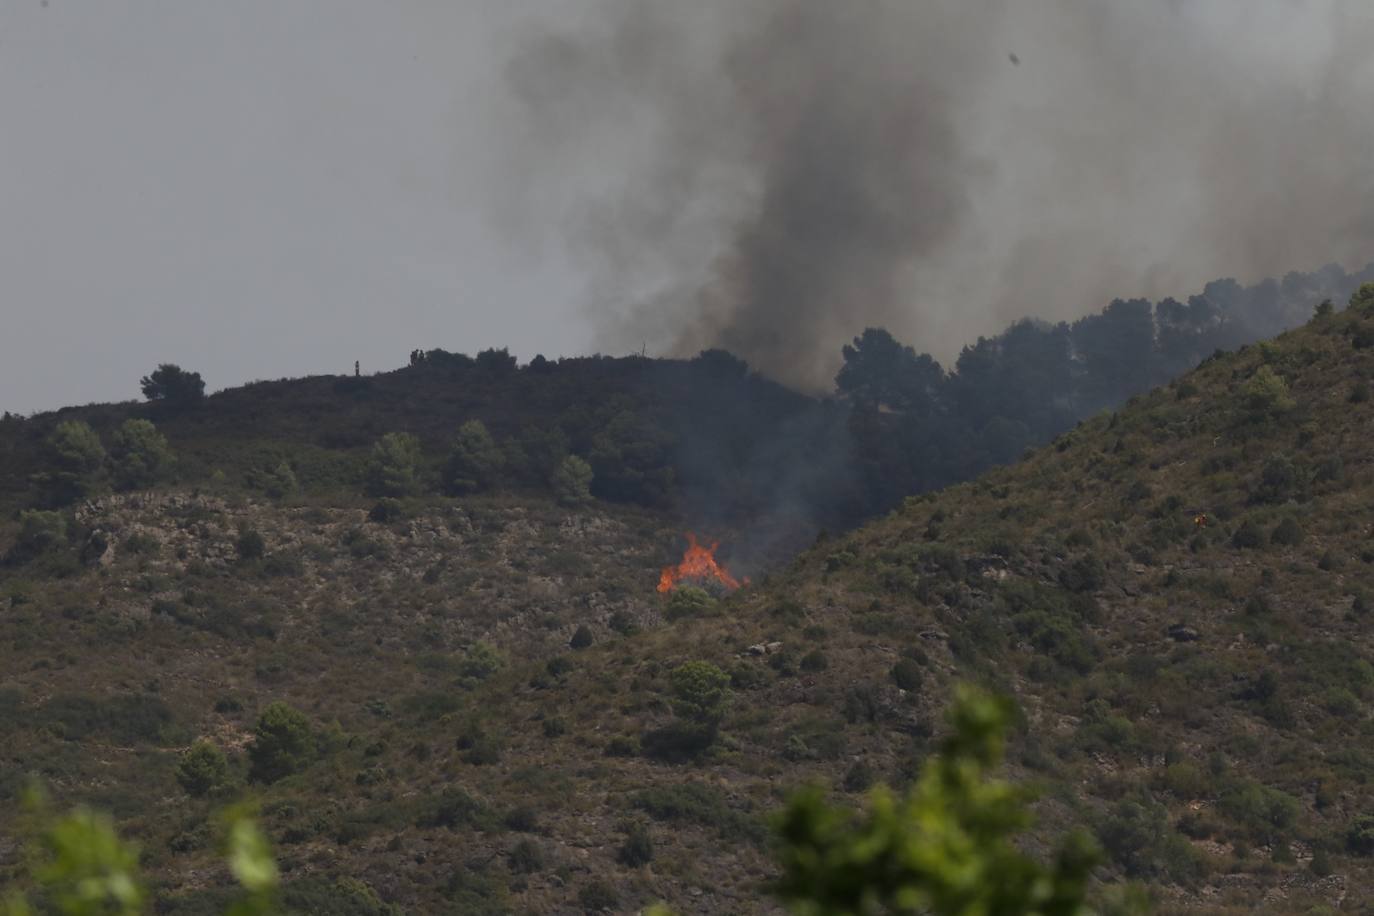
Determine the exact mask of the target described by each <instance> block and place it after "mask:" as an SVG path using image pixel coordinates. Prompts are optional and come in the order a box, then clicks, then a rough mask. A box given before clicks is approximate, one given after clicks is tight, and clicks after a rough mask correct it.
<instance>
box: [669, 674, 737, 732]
mask: <svg viewBox="0 0 1374 916" xmlns="http://www.w3.org/2000/svg"><path fill="white" fill-rule="evenodd" d="M668 680H669V684H670V686H671V689H672V694H673V712H674V713H676V714H677V715H678V717H680V718H681V719H683V720H685V721H686V722H688V723H690V724H692V725H694V726H697V727H700V728H703V729H706V730H708V731H711V732H714V731H715V729H716V728H717V727H718V726H719V725H720V722H721V720H722V719H723V718H725V710H726V708H727V707H728V706H729V705H730V676H729V675H728V674H726V673H725V672H724V671H721V670H720V669H719V668H717V667H716V666H715V665H713V664H711V663H710V662H703V661H692V662H687V663H685V664H682V665H679V666H678V667H676V668H674V669H673V671H672V673H671V674H670V675H669V676H668Z"/></svg>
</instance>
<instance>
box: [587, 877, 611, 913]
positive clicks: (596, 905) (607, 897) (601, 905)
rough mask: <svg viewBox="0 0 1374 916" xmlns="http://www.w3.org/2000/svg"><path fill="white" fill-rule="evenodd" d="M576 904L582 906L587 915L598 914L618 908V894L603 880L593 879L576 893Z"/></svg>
mask: <svg viewBox="0 0 1374 916" xmlns="http://www.w3.org/2000/svg"><path fill="white" fill-rule="evenodd" d="M577 902H578V903H580V904H582V906H584V907H585V908H586V909H587V911H588V912H589V913H600V912H601V911H602V910H614V909H616V908H618V907H619V906H620V894H619V892H617V891H616V889H615V888H614V887H613V886H612V885H611V884H609V883H608V882H607V881H605V880H604V879H602V878H593V879H592V880H591V881H589V882H587V883H586V884H584V885H582V889H581V890H579V891H578V892H577Z"/></svg>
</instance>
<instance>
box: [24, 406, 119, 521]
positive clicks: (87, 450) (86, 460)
mask: <svg viewBox="0 0 1374 916" xmlns="http://www.w3.org/2000/svg"><path fill="white" fill-rule="evenodd" d="M47 452H48V456H47V457H48V466H49V467H50V468H51V470H49V471H47V472H45V473H44V474H41V475H39V477H40V479H39V482H40V483H43V484H45V485H46V486H47V487H48V489H49V491H50V494H51V496H52V499H53V500H54V501H55V502H57V503H58V504H60V505H65V504H66V503H69V502H72V501H74V500H77V499H81V498H83V497H85V496H89V495H90V494H91V493H93V492H95V491H96V490H97V489H99V487H100V475H101V473H102V472H103V471H104V468H105V459H106V455H105V446H103V445H102V444H101V443H100V436H98V435H97V434H96V432H95V430H93V429H91V427H90V425H89V424H87V423H83V422H82V421H80V420H65V421H63V422H61V423H59V424H57V427H56V428H55V429H54V430H53V433H52V435H51V436H49V437H48V441H47Z"/></svg>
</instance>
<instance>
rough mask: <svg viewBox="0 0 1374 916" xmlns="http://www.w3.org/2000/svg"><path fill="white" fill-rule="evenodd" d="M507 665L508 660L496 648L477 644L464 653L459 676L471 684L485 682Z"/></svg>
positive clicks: (459, 665)
mask: <svg viewBox="0 0 1374 916" xmlns="http://www.w3.org/2000/svg"><path fill="white" fill-rule="evenodd" d="M505 664H506V658H505V656H504V655H502V654H501V653H500V651H498V650H497V649H496V648H495V647H493V646H492V645H490V644H489V643H485V642H475V643H473V644H472V645H470V646H468V648H467V651H466V652H464V653H463V659H462V661H460V662H459V663H458V675H459V677H461V678H463V679H464V680H466V681H469V682H477V681H485V680H486V679H487V678H489V677H491V676H492V675H493V674H495V673H496V672H498V671H500V670H501V669H502V668H503V667H504V666H505Z"/></svg>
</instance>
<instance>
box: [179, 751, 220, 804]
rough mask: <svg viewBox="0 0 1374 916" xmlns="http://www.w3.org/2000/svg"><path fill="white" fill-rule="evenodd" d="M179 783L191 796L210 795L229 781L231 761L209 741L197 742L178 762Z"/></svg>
mask: <svg viewBox="0 0 1374 916" xmlns="http://www.w3.org/2000/svg"><path fill="white" fill-rule="evenodd" d="M176 773H177V782H179V783H180V784H181V787H182V788H183V789H185V790H186V792H187V793H188V794H189V795H193V796H197V797H199V796H202V795H208V794H210V793H211V792H213V791H214V790H216V789H218V788H219V787H221V786H223V785H224V784H225V783H226V782H227V781H228V779H229V759H228V758H227V757H225V756H224V751H222V750H220V749H219V748H218V747H217V746H216V745H215V744H213V743H211V742H209V741H203V740H202V741H197V742H196V743H195V744H193V745H191V747H190V748H188V749H187V750H186V751H185V752H184V753H183V754H182V755H181V759H180V760H178V761H177V771H176Z"/></svg>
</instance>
